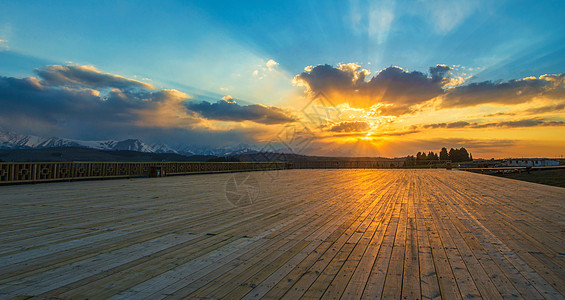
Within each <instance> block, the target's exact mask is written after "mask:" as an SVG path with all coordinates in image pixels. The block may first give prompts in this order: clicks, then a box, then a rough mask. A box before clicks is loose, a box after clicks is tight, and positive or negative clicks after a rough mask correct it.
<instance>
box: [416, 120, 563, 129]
mask: <svg viewBox="0 0 565 300" xmlns="http://www.w3.org/2000/svg"><path fill="white" fill-rule="evenodd" d="M534 126H565V121H553V120H543V119H523V120H513V121H499V122H488V123H476V122H466V121H457V122H451V123H434V124H425V125H421V126H420V127H421V128H425V129H430V128H432V129H435V128H448V129H449V128H518V127H534Z"/></svg>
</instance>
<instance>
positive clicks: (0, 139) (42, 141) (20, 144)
mask: <svg viewBox="0 0 565 300" xmlns="http://www.w3.org/2000/svg"><path fill="white" fill-rule="evenodd" d="M50 147H85V148H94V149H100V150H131V151H139V152H150V153H163V152H166V151H157V150H155V149H154V148H153V147H152V146H149V145H147V144H145V143H144V142H143V141H141V140H138V139H127V140H123V141H116V140H106V141H80V140H71V139H65V138H58V137H50V138H45V137H40V136H34V135H22V134H17V133H13V132H9V131H3V130H0V149H31V148H50ZM162 148H163V147H160V148H159V149H162Z"/></svg>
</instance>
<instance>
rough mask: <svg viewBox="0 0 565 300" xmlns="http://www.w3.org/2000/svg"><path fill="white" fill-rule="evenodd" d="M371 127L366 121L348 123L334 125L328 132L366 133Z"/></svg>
mask: <svg viewBox="0 0 565 300" xmlns="http://www.w3.org/2000/svg"><path fill="white" fill-rule="evenodd" d="M369 129H371V125H370V124H369V123H367V122H364V121H346V122H340V123H338V124H334V125H332V126H331V127H330V128H329V129H328V130H329V131H334V132H365V131H368V130H369Z"/></svg>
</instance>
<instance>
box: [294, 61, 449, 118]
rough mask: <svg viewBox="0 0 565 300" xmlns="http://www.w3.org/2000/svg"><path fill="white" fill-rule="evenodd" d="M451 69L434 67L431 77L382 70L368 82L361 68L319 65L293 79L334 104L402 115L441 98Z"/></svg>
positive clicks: (399, 69) (344, 65)
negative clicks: (378, 107) (375, 108)
mask: <svg viewBox="0 0 565 300" xmlns="http://www.w3.org/2000/svg"><path fill="white" fill-rule="evenodd" d="M449 70H450V67H448V66H446V65H437V66H435V67H432V68H430V76H428V75H427V74H424V73H421V72H418V71H412V72H408V71H406V70H404V69H402V68H400V67H388V68H386V69H383V70H381V71H380V72H379V73H378V74H376V75H375V76H373V77H372V78H371V79H370V80H369V81H367V80H366V78H367V77H368V76H369V75H370V72H369V71H367V70H365V69H362V68H361V66H359V65H357V64H354V63H349V64H338V66H337V68H334V67H332V66H330V65H318V66H316V67H313V68H307V69H305V70H304V72H302V73H301V74H299V75H297V76H296V77H295V78H294V82H295V84H297V85H302V86H305V87H306V88H307V91H308V92H310V93H312V94H316V93H320V92H322V93H324V94H326V95H327V96H329V97H330V98H331V99H332V100H334V101H335V102H336V103H337V104H341V103H345V102H347V103H349V105H350V106H351V107H355V108H369V107H371V106H373V105H376V104H381V105H382V107H381V114H383V115H402V114H407V113H410V112H412V111H413V110H414V108H415V106H416V105H419V104H422V103H424V102H426V101H429V100H431V99H434V98H435V97H437V96H439V95H442V94H443V92H444V90H443V86H444V85H446V84H448V82H449V79H448V77H447V76H448V75H449Z"/></svg>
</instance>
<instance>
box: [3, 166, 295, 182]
mask: <svg viewBox="0 0 565 300" xmlns="http://www.w3.org/2000/svg"><path fill="white" fill-rule="evenodd" d="M155 168H159V169H160V170H163V171H164V172H163V173H161V174H159V176H163V175H164V174H166V175H184V174H197V173H220V172H235V171H260V170H275V169H286V168H287V164H286V163H278V162H252V163H251V162H249V163H247V162H227V163H226V162H217V163H215V162H210V163H195V162H162V163H159V162H150V163H149V162H148V163H136V162H133V163H131V162H55V163H37V162H30V163H0V184H11V183H34V182H46V181H64V180H81V179H104V178H128V177H147V176H149V175H151V173H152V171H154V169H155Z"/></svg>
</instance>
